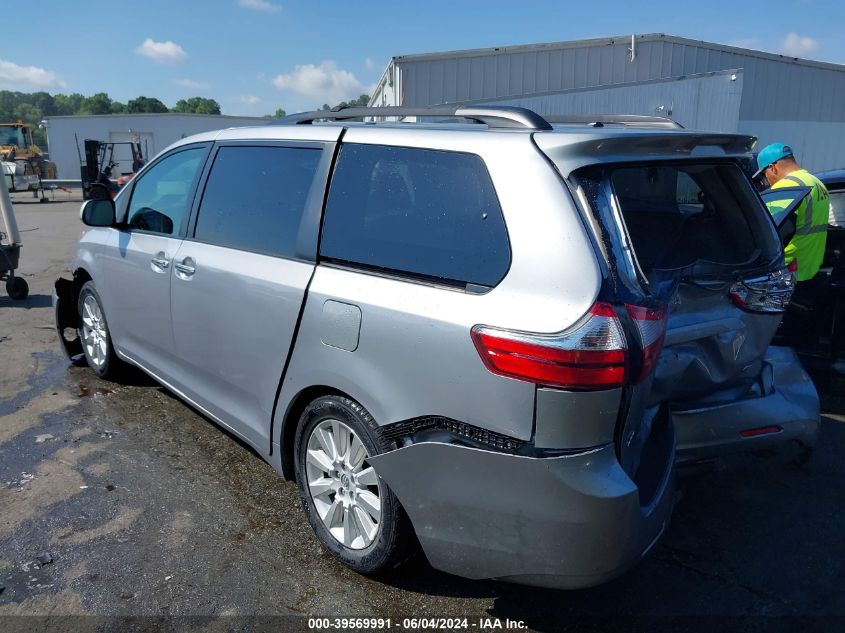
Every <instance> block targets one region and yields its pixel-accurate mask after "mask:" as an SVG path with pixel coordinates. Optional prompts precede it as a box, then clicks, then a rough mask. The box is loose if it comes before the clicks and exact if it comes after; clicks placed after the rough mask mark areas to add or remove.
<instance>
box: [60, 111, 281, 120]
mask: <svg viewBox="0 0 845 633" xmlns="http://www.w3.org/2000/svg"><path fill="white" fill-rule="evenodd" d="M129 116H132V117H180V116H181V117H185V116H187V117H197V118H206V119H237V120H239V121H243V120H244V119H254V120H256V121H266V120H267V119H266V118H265V117H260V116H236V115H231V114H194V113H192V112H117V113H113V114H61V115H54V116H45V117H44V118H45V119H108V118H117V117H129Z"/></svg>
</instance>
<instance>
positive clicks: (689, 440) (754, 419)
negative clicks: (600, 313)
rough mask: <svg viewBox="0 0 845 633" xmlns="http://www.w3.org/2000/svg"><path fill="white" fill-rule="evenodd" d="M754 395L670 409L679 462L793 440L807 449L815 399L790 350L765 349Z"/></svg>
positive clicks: (815, 422)
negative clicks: (759, 377) (762, 367)
mask: <svg viewBox="0 0 845 633" xmlns="http://www.w3.org/2000/svg"><path fill="white" fill-rule="evenodd" d="M765 361H766V362H765V365H764V371H763V374H762V376H761V381H760V385H759V386H758V391H757V393H755V394H752V395H751V396H750V397H748V398H744V399H740V400H734V401H730V402H724V403H720V404H715V405H707V406H696V407H690V408H683V409H680V408H677V407H673V408H672V410H671V417H672V421H673V423H674V426H675V436H676V438H677V455H678V460H679V461H681V462H692V461H698V460H702V459H710V458H714V457H719V456H722V455H726V454H729V453H736V452H744V451H748V450H756V449H758V448H765V447H768V446H773V445H777V444H781V443H783V442H787V441H790V440H794V441H797V442H799V443H800V444H802V445H804V446H807V447H811V446H813V445H815V442H816V437H817V435H818V428H819V397H818V394H817V393H816V388H815V387H814V386H813V382H812V380H810V377H809V376H808V375H807V373H806V372H805V371H804V368H803V367H802V365H801V363H800V361H799V360H798V357H797V356H796V354H795V352H794V351H793V350H791V349H789V348H785V347H769V349H768V350H767V353H766V357H765Z"/></svg>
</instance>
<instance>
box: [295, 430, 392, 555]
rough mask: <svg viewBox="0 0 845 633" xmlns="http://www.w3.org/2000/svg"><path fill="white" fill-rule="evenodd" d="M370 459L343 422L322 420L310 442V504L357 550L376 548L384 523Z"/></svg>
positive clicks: (307, 470)
mask: <svg viewBox="0 0 845 633" xmlns="http://www.w3.org/2000/svg"><path fill="white" fill-rule="evenodd" d="M368 458H369V453H368V452H367V449H366V447H365V446H364V444H363V443H362V442H361V440H360V438H359V437H358V435H357V434H356V433H355V432H354V431H353V430H352V429H351V428H349V427H348V426H347V425H346V424H344V423H343V422H341V421H340V420H335V419H329V420H323V421H322V422H320V423H319V424H318V425H317V426H315V427H314V429H313V430H312V431H311V435H310V436H309V438H308V449H307V454H306V457H305V473H306V477H307V485H308V492H309V494H310V495H311V501H312V502H313V503H314V507H315V509H316V511H317V515H318V516H319V517H320V519H321V520H322V522H323V524H324V525H325V527H326V529H327V530H328V531H329V533H330V534H331V535H332V536H333V537H334V538H335V539H337V541H339V542H340V543H342V544H343V545H345V546H346V547H348V548H350V549H356V550H360V549H364V548H366V547H368V546H369V545H371V544H372V543H373V541H374V540H375V539H376V537H377V535H378V531H379V523H380V521H381V488H380V484H379V479H378V475H377V474H376V471H375V470H374V469H373V467H372V466H370V465H369V464H368V463H367V459H368Z"/></svg>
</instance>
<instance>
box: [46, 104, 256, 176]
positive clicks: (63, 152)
mask: <svg viewBox="0 0 845 633" xmlns="http://www.w3.org/2000/svg"><path fill="white" fill-rule="evenodd" d="M47 121H48V124H47V134H48V138H49V141H50V160H52V161H53V162H55V163H56V168H57V171H58V176H59V178H63V179H74V180H75V179H78V178H79V177H80V172H79V155H78V154H77V150H76V148H77V145H76V140H75V139H74V133H76V135H77V137H78V138H79V152H80V153H82V155H83V159H84V156H85V154H84V152H85V146H84V141H85V139H86V138H91V139H97V140H98V141H108V140H109V139H110V138H111V135H112V134H121V133H125V132H127V131H128V130H133V131H136V132H138V133H140V134H150V135H151V136H152V141H151V142H150V144H149V156H147V157H146V158H152V157H153V156H155V155H156V154H157V153H159V152H160V151H162V150H163V149H164V148H165V147H167V146H168V145H170V144H171V143H175V142H176V141H178V140H179V139H181V138H184V137H185V136H191V135H193V134H198V133H200V132H208V131H210V130H220V129H223V128H227V127H233V126H250V125H266V124H267V120H266V119H263V120H262V119H256V118H252V117H243V118H241V117H238V118H230V117H221V118H216V117H205V116H192V115H184V116H174V115H162V116H156V115H141V116H132V115H126V116H101V117H98V116H83V117H67V118H65V117H48V118H47Z"/></svg>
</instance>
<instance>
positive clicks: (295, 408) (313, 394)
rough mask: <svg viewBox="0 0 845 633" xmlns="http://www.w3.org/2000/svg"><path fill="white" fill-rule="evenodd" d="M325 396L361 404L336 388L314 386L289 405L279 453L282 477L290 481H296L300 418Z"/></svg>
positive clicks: (301, 392) (301, 393) (283, 425)
mask: <svg viewBox="0 0 845 633" xmlns="http://www.w3.org/2000/svg"><path fill="white" fill-rule="evenodd" d="M323 396H339V397H341V398H349V399H350V400H354V401H355V402H360V401H359V400H357V399H356V398H354V397H353V396H351V395H350V394H348V393H345V392H343V391H341V390H340V389H337V388H335V387H330V386H328V385H312V386H310V387H306V388H304V389H302V390H301V391H300V392H299V393H297V394H296V395H295V396H294V397H293V398H292V399H291V400H290V402H289V403H288V406H287V409H286V410H285V415H284V417H283V418H282V428H281V430H280V432H279V452H280V457H281V461H282V475H283V476H284V478H285V479H287V480H288V481H295V480H296V473H295V468H294V461H295V459H296V457H295V456H294V454H293V445H294V438H295V436H296V428H297V426H298V425H299V418H300V417H301V416H302V413H303V411H305V408H306V407H307V406H308V405H309V404H311V403H312V402H314V401H315V400H316V399H317V398H322V397H323Z"/></svg>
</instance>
